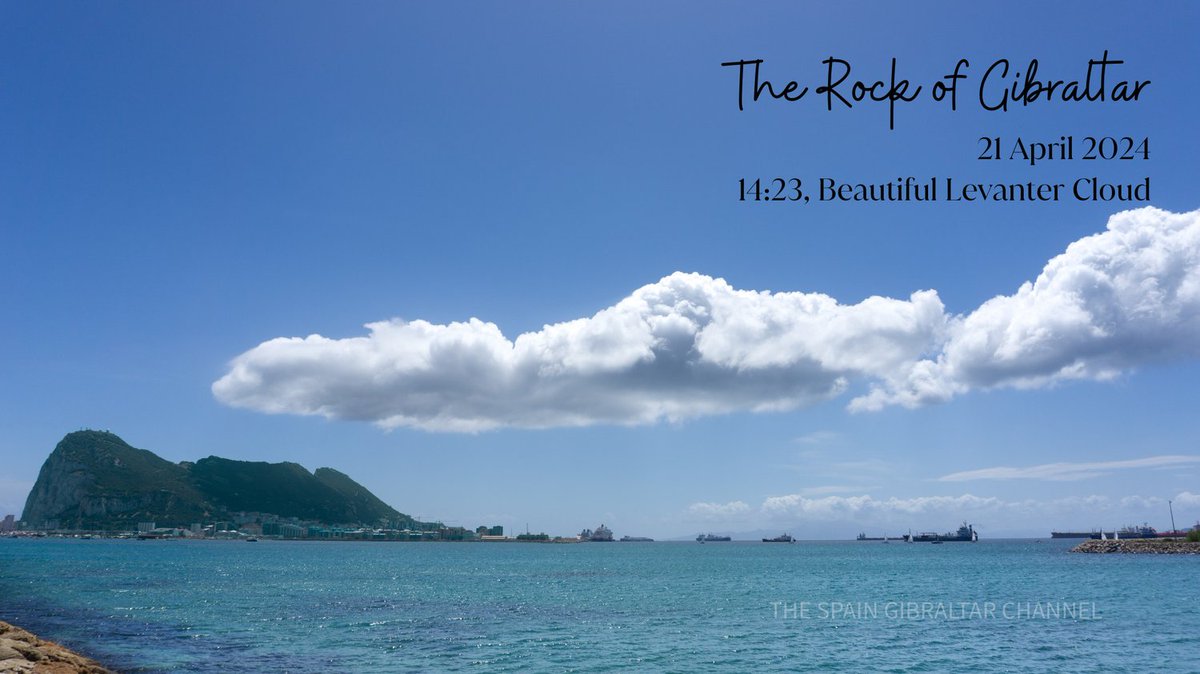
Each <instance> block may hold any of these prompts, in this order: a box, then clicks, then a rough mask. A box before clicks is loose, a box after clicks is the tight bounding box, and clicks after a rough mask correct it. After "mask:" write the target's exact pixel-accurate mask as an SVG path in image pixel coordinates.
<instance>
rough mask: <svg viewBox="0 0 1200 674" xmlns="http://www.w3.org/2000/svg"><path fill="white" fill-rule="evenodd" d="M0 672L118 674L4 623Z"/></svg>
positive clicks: (0, 629)
mask: <svg viewBox="0 0 1200 674" xmlns="http://www.w3.org/2000/svg"><path fill="white" fill-rule="evenodd" d="M0 672H3V673H4V674H8V673H10V672H11V673H14V674H15V673H17V672H21V673H24V672H30V673H32V674H114V672H113V671H112V670H111V669H108V668H107V667H105V666H103V665H101V664H100V663H98V662H96V661H95V660H93V659H91V658H88V657H85V656H82V655H80V654H78V653H76V652H74V651H72V650H70V649H68V648H66V647H64V646H60V645H59V644H56V643H54V642H53V641H46V640H45V639H40V638H38V637H37V635H35V634H32V633H30V632H27V631H25V630H23V629H21V628H20V627H17V626H16V625H12V624H10V623H6V622H4V621H0Z"/></svg>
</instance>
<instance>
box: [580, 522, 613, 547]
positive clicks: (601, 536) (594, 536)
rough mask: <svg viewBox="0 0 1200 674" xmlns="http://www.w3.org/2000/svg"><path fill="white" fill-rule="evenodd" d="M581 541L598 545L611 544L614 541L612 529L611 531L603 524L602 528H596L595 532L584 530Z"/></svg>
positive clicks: (581, 533)
mask: <svg viewBox="0 0 1200 674" xmlns="http://www.w3.org/2000/svg"><path fill="white" fill-rule="evenodd" d="M579 540H581V541H593V542H597V543H611V542H612V540H613V532H612V529H609V528H608V527H606V526H604V525H603V524H601V525H600V526H598V527H596V530H595V531H592V530H591V529H584V530H583V531H581V532H579Z"/></svg>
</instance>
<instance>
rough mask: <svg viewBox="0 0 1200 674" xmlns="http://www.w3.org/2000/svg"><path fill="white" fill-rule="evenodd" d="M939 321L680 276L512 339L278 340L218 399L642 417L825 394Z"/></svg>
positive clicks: (247, 360)
mask: <svg viewBox="0 0 1200 674" xmlns="http://www.w3.org/2000/svg"><path fill="white" fill-rule="evenodd" d="M944 324H945V314H944V312H943V310H942V304H941V302H940V301H939V300H938V298H937V295H936V293H933V292H918V293H914V294H913V296H912V297H911V298H910V299H908V300H894V299H885V298H881V297H872V298H868V299H866V300H864V301H863V302H861V303H859V304H855V305H842V304H838V303H837V301H835V300H834V299H832V298H830V297H827V296H825V295H820V294H805V293H770V292H755V291H749V290H736V289H734V288H733V287H731V286H730V285H729V284H728V283H726V282H725V281H724V280H722V279H714V278H710V277H708V276H702V275H699V274H683V273H676V274H672V275H671V276H668V277H666V278H664V279H662V280H661V281H659V282H657V283H653V284H650V285H647V286H644V287H642V288H640V289H638V290H637V291H635V292H634V293H633V294H632V295H630V296H629V297H627V298H625V299H623V300H621V301H620V302H619V303H617V304H616V305H615V306H613V307H610V308H608V309H604V310H602V311H600V312H599V313H597V314H595V315H594V316H592V317H591V318H581V319H577V320H574V321H570V322H567V323H557V324H554V325H547V326H545V327H543V328H542V329H541V330H540V331H537V332H530V333H526V334H523V335H520V336H518V337H517V338H516V339H515V340H512V341H510V340H508V339H507V338H506V337H505V336H504V335H503V334H502V333H501V332H500V329H499V328H498V327H497V326H496V325H494V324H492V323H484V322H483V321H480V320H478V319H471V320H470V321H468V322H465V323H451V324H449V325H435V324H432V323H428V322H426V321H419V320H418V321H412V322H405V321H400V320H393V321H385V322H380V323H371V324H369V325H367V328H368V329H369V330H370V334H369V335H368V336H366V337H351V338H347V339H329V338H326V337H322V336H320V335H311V336H309V337H305V338H279V339H273V340H270V341H267V342H264V343H262V344H260V345H258V346H257V347H255V348H253V349H251V350H250V351H247V352H246V353H243V354H242V355H240V356H238V357H237V358H236V359H234V361H233V362H232V364H231V367H230V371H229V373H228V374H226V375H225V376H224V377H222V378H221V379H220V380H218V381H217V382H216V383H214V384H213V393H214V395H215V396H216V397H217V399H218V400H220V401H221V402H223V403H226V404H228V405H233V406H237V407H245V408H249V409H255V410H259V411H263V412H272V413H280V412H287V413H293V414H316V415H323V416H326V417H330V418H336V419H356V420H366V421H373V422H376V423H378V424H380V425H381V426H384V427H388V428H391V427H398V426H414V427H417V428H424V429H428V430H450V431H477V430H484V429H488V428H495V427H499V426H518V427H526V428H540V427H550V426H582V425H587V424H594V423H617V424H639V423H651V422H654V421H658V420H662V419H666V420H682V419H687V418H691V417H696V416H700V415H706V414H719V413H724V412H731V411H736V410H783V409H791V408H795V407H799V406H801V405H806V404H811V403H814V402H817V401H820V400H825V399H827V398H830V397H832V396H835V395H837V394H839V393H841V392H842V391H843V390H844V389H845V387H846V382H847V379H848V378H851V377H863V376H867V377H878V376H881V375H883V374H886V373H891V372H892V371H893V370H895V369H896V368H899V367H902V366H903V364H904V363H906V362H911V361H912V360H913V359H915V358H918V357H920V356H921V355H922V354H923V353H924V352H925V351H926V350H927V349H928V348H929V347H931V346H932V345H934V344H935V343H936V338H937V336H938V335H939V334H940V333H941V331H942V329H943V328H944Z"/></svg>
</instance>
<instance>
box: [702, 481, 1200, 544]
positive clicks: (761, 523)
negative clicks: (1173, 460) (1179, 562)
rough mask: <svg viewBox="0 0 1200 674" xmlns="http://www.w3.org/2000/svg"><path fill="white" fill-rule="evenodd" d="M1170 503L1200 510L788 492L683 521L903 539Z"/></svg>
mask: <svg viewBox="0 0 1200 674" xmlns="http://www.w3.org/2000/svg"><path fill="white" fill-rule="evenodd" d="M1168 500H1173V502H1174V505H1175V508H1176V512H1177V514H1178V515H1179V516H1180V518H1181V519H1180V522H1186V521H1190V520H1188V519H1187V518H1188V517H1190V516H1192V515H1193V514H1194V512H1195V508H1197V507H1200V495H1197V494H1194V493H1192V492H1188V491H1183V492H1178V493H1177V494H1175V496H1173V497H1170V499H1168V498H1163V497H1159V496H1138V495H1130V496H1124V497H1109V496H1104V495H1099V494H1090V495H1077V496H1063V497H1058V498H1050V499H1037V498H1025V499H1005V498H1000V497H996V496H979V495H976V494H971V493H963V494H958V495H935V496H911V497H894V496H893V497H887V498H880V497H876V496H872V495H871V494H868V493H861V494H857V495H853V496H834V495H830V496H820V497H809V496H805V495H802V494H786V495H781V496H769V497H767V498H765V499H763V501H762V503H761V504H760V505H759V506H758V507H751V506H749V505H748V504H746V503H745V502H743V501H731V502H729V503H707V502H699V503H693V504H691V505H689V506H688V507H687V508H686V509H685V510H684V513H683V519H684V520H685V521H686V522H688V523H690V524H697V525H699V524H711V525H725V527H726V528H728V527H734V528H737V527H741V528H751V529H753V528H766V527H771V526H790V527H801V528H803V527H804V526H805V525H810V524H829V523H835V524H848V523H854V524H855V525H856V526H861V527H867V528H869V529H870V530H871V531H875V532H878V531H881V530H887V529H891V534H892V535H894V536H899V535H900V533H901V531H902V530H903V529H905V528H910V527H925V526H934V525H935V524H938V523H940V526H950V525H952V524H953V525H956V524H957V523H958V522H960V521H962V520H963V519H966V520H968V521H970V522H973V523H974V524H976V525H980V524H983V525H984V526H985V527H988V528H990V529H992V530H995V529H1005V528H1009V529H1011V528H1018V529H1019V528H1026V529H1030V528H1036V527H1039V526H1043V525H1045V523H1046V518H1047V517H1052V518H1053V520H1054V522H1055V524H1054V525H1052V526H1063V525H1066V526H1076V527H1077V526H1083V525H1085V524H1086V525H1087V527H1089V528H1095V527H1100V526H1104V527H1116V526H1118V525H1122V524H1126V523H1127V522H1124V521H1123V520H1122V518H1128V517H1137V518H1139V519H1141V518H1149V519H1153V520H1155V521H1156V522H1158V523H1160V524H1165V523H1166V518H1167V513H1168V509H1167V501H1168ZM898 527H899V528H898ZM1085 530H1087V529H1085Z"/></svg>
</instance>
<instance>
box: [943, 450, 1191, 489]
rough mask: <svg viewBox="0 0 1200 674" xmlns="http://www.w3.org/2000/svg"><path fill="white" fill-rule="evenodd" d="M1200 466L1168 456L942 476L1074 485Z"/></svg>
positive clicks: (952, 479) (998, 468)
mask: <svg viewBox="0 0 1200 674" xmlns="http://www.w3.org/2000/svg"><path fill="white" fill-rule="evenodd" d="M1198 463H1200V456H1188V455H1181V454H1168V455H1164V456H1147V457H1145V458H1141V459H1126V460H1122V461H1088V462H1079V463H1044V464H1041V465H1038V466H1027V467H1025V468H1011V467H1008V466H996V467H994V468H980V469H978V470H966V471H962V472H958V473H951V474H949V475H943V476H942V477H939V478H938V480H939V481H941V482H966V481H970V480H1052V481H1060V482H1065V481H1073V480H1085V479H1088V478H1092V477H1098V476H1100V475H1107V474H1109V473H1112V472H1114V471H1118V470H1130V469H1135V468H1174V467H1179V466H1187V465H1193V464H1198Z"/></svg>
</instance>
